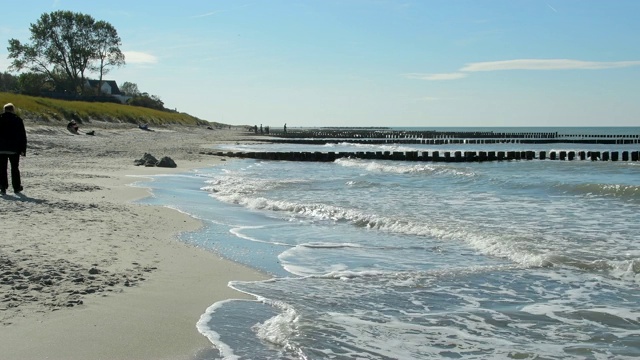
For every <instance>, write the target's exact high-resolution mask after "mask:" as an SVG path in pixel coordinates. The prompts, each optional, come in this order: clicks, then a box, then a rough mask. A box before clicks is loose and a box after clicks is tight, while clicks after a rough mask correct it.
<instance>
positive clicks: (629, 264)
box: [543, 255, 640, 280]
mask: <svg viewBox="0 0 640 360" xmlns="http://www.w3.org/2000/svg"><path fill="white" fill-rule="evenodd" d="M543 266H560V267H571V268H575V269H579V270H583V271H587V272H594V273H606V274H608V275H609V276H612V277H614V278H618V279H636V278H638V280H640V276H639V275H640V259H626V260H616V259H597V260H584V259H576V258H573V257H569V256H565V255H549V256H548V257H547V259H546V260H545V262H544V264H543Z"/></svg>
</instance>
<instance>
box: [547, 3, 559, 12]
mask: <svg viewBox="0 0 640 360" xmlns="http://www.w3.org/2000/svg"><path fill="white" fill-rule="evenodd" d="M547 6H548V7H549V9H551V10H553V12H558V10H556V9H555V8H554V7H553V6H551V5H549V4H547Z"/></svg>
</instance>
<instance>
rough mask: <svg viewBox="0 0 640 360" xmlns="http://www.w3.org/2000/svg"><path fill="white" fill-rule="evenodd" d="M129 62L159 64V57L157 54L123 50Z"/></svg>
mask: <svg viewBox="0 0 640 360" xmlns="http://www.w3.org/2000/svg"><path fill="white" fill-rule="evenodd" d="M122 53H123V54H124V58H125V60H126V62H127V64H157V63H158V58H157V57H156V56H155V55H151V54H147V53H143V52H140V51H123V52H122Z"/></svg>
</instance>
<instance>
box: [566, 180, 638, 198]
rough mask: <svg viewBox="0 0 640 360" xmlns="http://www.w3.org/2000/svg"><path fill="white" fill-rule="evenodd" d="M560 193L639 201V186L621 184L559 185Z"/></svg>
mask: <svg viewBox="0 0 640 360" xmlns="http://www.w3.org/2000/svg"><path fill="white" fill-rule="evenodd" d="M555 187H556V188H557V189H559V190H560V191H563V192H566V193H569V194H574V195H584V196H596V197H614V198H619V199H621V200H640V186H638V185H623V184H559V185H556V186H555Z"/></svg>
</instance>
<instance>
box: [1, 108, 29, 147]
mask: <svg viewBox="0 0 640 360" xmlns="http://www.w3.org/2000/svg"><path fill="white" fill-rule="evenodd" d="M0 151H13V152H17V153H20V154H22V155H26V153H27V132H26V131H25V130H24V122H23V121H22V119H21V118H20V117H19V116H18V115H16V114H14V113H10V112H5V113H2V114H0Z"/></svg>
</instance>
